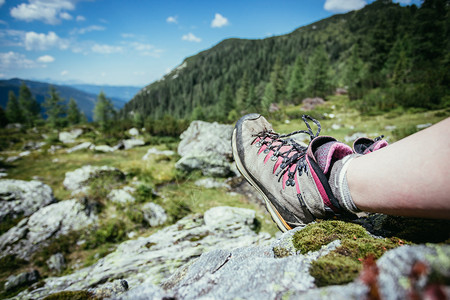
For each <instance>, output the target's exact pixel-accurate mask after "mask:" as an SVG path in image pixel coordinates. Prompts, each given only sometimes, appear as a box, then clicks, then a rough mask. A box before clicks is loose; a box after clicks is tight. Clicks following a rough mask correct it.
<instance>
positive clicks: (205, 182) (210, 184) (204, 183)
mask: <svg viewBox="0 0 450 300" xmlns="http://www.w3.org/2000/svg"><path fill="white" fill-rule="evenodd" d="M195 185H196V186H200V187H204V188H207V189H214V188H229V186H228V184H226V183H224V182H220V181H217V180H215V179H214V178H203V179H199V180H197V181H195Z"/></svg>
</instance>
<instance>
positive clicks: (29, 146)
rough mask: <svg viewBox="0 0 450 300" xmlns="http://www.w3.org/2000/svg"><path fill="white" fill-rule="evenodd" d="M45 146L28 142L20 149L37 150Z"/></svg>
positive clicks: (40, 143)
mask: <svg viewBox="0 0 450 300" xmlns="http://www.w3.org/2000/svg"><path fill="white" fill-rule="evenodd" d="M45 144H46V143H45V142H35V141H29V142H26V143H25V145H24V146H23V147H22V148H23V150H38V149H40V148H41V147H42V146H44V145H45Z"/></svg>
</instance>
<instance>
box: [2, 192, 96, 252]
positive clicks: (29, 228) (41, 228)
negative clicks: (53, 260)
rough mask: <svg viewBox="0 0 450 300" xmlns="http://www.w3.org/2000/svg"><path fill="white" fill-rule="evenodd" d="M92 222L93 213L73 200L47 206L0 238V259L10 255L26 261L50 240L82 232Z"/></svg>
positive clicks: (93, 221)
mask: <svg viewBox="0 0 450 300" xmlns="http://www.w3.org/2000/svg"><path fill="white" fill-rule="evenodd" d="M96 220H97V217H96V216H95V215H94V214H93V212H91V211H90V210H89V208H88V207H86V206H85V205H84V204H82V203H80V202H79V201H78V200H76V199H72V200H65V201H61V202H58V203H54V204H51V205H48V206H46V207H43V208H41V209H39V210H38V211H37V212H35V213H34V214H32V215H31V216H30V217H29V218H24V219H23V220H22V221H20V222H19V224H17V225H16V226H15V227H13V228H11V229H10V230H8V231H7V232H6V233H4V234H3V235H2V236H0V257H3V256H5V255H8V254H13V255H17V256H18V257H19V258H22V259H25V260H29V259H30V257H31V255H32V254H33V253H35V252H36V251H37V250H39V249H41V248H42V247H43V246H45V245H47V243H48V242H49V241H50V240H51V239H53V238H57V237H58V236H60V235H64V234H68V233H69V232H71V231H74V230H80V229H82V228H85V227H87V226H89V225H90V224H93V223H95V222H96Z"/></svg>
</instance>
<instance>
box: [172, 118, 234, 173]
mask: <svg viewBox="0 0 450 300" xmlns="http://www.w3.org/2000/svg"><path fill="white" fill-rule="evenodd" d="M232 132H233V126H231V125H223V124H218V123H216V122H214V123H208V122H203V121H194V122H192V123H191V125H190V126H189V128H188V129H187V130H186V131H184V132H183V133H182V134H181V136H180V138H181V141H180V144H179V145H178V153H179V154H180V155H181V159H180V160H179V161H178V162H177V163H176V167H177V168H178V169H181V170H185V171H192V170H195V169H199V170H201V171H202V173H203V174H204V175H206V176H215V177H224V176H228V175H230V174H231V173H232V167H231V161H232V152H231V134H232Z"/></svg>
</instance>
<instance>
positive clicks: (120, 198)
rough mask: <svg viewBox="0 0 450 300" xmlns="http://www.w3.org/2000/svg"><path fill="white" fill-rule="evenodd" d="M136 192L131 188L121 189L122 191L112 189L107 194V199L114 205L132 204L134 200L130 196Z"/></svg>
mask: <svg viewBox="0 0 450 300" xmlns="http://www.w3.org/2000/svg"><path fill="white" fill-rule="evenodd" d="M135 191H136V189H135V188H133V187H131V186H126V187H123V188H122V189H114V190H112V191H111V192H110V193H109V194H108V196H107V197H108V199H109V200H110V201H111V202H114V203H122V204H125V203H134V202H135V201H136V199H135V198H134V197H133V195H131V194H132V193H134V192H135Z"/></svg>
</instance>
